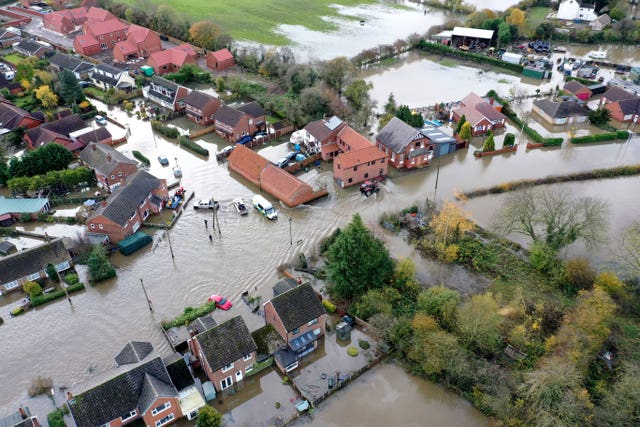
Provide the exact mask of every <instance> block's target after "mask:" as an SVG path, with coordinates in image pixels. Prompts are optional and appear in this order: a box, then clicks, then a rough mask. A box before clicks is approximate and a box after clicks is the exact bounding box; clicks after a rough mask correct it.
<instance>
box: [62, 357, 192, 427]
mask: <svg viewBox="0 0 640 427" xmlns="http://www.w3.org/2000/svg"><path fill="white" fill-rule="evenodd" d="M110 374H111V376H110V377H109V378H108V379H106V380H105V381H103V382H101V383H98V384H96V381H95V380H93V381H92V380H88V381H87V382H85V383H81V384H79V385H78V386H75V387H74V388H73V389H72V392H71V393H70V398H69V400H67V406H68V407H69V412H70V414H71V416H72V418H73V420H74V421H75V425H76V426H78V427H96V426H109V427H121V426H123V425H125V424H128V423H131V422H132V421H134V420H142V422H143V423H144V425H147V426H155V427H162V426H165V425H168V424H171V423H173V422H175V421H176V420H178V419H180V418H182V417H183V414H182V411H181V408H180V397H179V393H178V390H177V389H176V386H175V385H174V384H173V382H172V380H171V376H170V375H169V372H168V371H167V368H166V366H165V364H164V362H163V361H162V359H161V358H160V357H155V358H152V359H149V360H148V361H144V360H142V361H140V362H137V363H127V364H124V365H121V366H118V367H116V368H114V369H113V370H112V371H111V372H110Z"/></svg>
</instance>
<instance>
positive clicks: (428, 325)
mask: <svg viewBox="0 0 640 427" xmlns="http://www.w3.org/2000/svg"><path fill="white" fill-rule="evenodd" d="M411 326H412V328H413V331H414V334H415V337H414V338H413V343H412V346H411V349H410V350H409V353H408V354H407V356H408V357H409V359H410V360H412V361H414V362H415V364H414V366H416V368H418V369H420V370H421V371H422V372H423V373H425V374H427V375H441V374H443V373H445V372H446V371H448V370H449V369H451V368H452V365H453V364H454V363H455V362H456V359H459V357H460V355H462V354H463V350H462V348H461V346H460V343H459V342H458V340H457V339H456V337H455V336H453V335H451V334H450V333H448V332H445V331H443V330H442V329H440V327H439V326H438V323H437V322H436V319H434V318H433V317H431V316H429V315H426V314H423V313H417V314H416V315H415V316H414V318H413V320H412V322H411Z"/></svg>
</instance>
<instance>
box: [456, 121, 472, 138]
mask: <svg viewBox="0 0 640 427" xmlns="http://www.w3.org/2000/svg"><path fill="white" fill-rule="evenodd" d="M458 136H459V137H460V138H461V139H462V140H464V141H469V140H470V139H471V136H472V134H471V123H469V122H464V123H463V124H462V127H461V129H460V133H459V134H458Z"/></svg>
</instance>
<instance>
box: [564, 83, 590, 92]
mask: <svg viewBox="0 0 640 427" xmlns="http://www.w3.org/2000/svg"><path fill="white" fill-rule="evenodd" d="M583 89H587V90H589V89H588V88H587V87H586V86H585V85H583V84H582V83H580V82H579V81H577V80H569V81H568V82H567V83H565V84H564V87H563V88H562V90H564V91H565V92H569V93H573V94H576V93H578V92H579V91H581V90H583Z"/></svg>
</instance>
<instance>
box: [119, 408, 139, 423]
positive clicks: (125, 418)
mask: <svg viewBox="0 0 640 427" xmlns="http://www.w3.org/2000/svg"><path fill="white" fill-rule="evenodd" d="M136 415H138V412H136V410H135V409H134V410H133V411H131V412H129V413H128V414H127V415H123V416H121V417H120V419H121V420H122V422H125V421H128V420H130V419H131V418H133V417H135V416H136Z"/></svg>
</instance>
